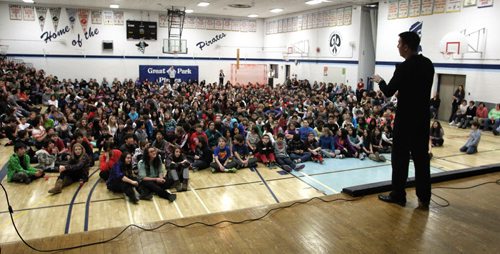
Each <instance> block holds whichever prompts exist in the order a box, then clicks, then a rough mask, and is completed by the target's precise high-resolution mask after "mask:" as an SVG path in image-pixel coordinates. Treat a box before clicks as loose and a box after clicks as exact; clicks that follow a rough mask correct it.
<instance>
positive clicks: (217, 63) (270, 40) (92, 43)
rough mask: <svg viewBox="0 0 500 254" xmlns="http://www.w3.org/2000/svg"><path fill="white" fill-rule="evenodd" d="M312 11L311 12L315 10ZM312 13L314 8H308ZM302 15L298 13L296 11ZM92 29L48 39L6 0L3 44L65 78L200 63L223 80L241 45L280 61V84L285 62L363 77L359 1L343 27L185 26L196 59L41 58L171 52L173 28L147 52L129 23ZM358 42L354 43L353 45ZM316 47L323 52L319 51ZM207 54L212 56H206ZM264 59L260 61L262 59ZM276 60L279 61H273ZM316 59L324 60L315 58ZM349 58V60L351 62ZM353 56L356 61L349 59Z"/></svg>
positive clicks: (136, 16) (206, 75) (303, 73)
mask: <svg viewBox="0 0 500 254" xmlns="http://www.w3.org/2000/svg"><path fill="white" fill-rule="evenodd" d="M313 11H317V10H313ZM313 11H309V12H313ZM304 13H308V12H304ZM294 15H298V14H294ZM148 16H149V20H158V13H155V12H149V13H148V12H143V13H142V14H141V12H139V11H133V10H124V17H125V20H127V19H131V20H145V21H148V18H147V17H148ZM67 25H69V21H68V18H67V14H66V11H65V9H64V8H63V10H62V12H61V17H60V23H59V26H58V30H59V29H63V28H64V27H65V26H67ZM89 27H92V29H95V28H97V29H98V30H99V34H98V35H96V36H94V37H92V38H90V39H88V40H84V41H83V45H82V47H75V46H72V40H74V39H76V38H77V36H78V34H80V36H83V31H82V28H81V26H80V24H79V22H78V21H77V22H76V23H75V27H74V30H72V31H70V32H69V33H67V34H65V35H63V36H61V37H60V38H57V39H55V40H53V41H51V42H48V43H45V42H44V41H43V40H42V39H41V38H40V36H41V35H42V33H43V32H42V31H41V30H40V26H39V24H38V21H12V20H10V19H9V10H8V4H6V3H0V45H8V46H9V50H8V53H9V54H35V55H37V56H36V57H23V60H25V61H26V62H29V63H33V64H34V66H35V67H36V68H41V69H44V70H45V71H46V73H49V74H53V75H57V76H58V77H59V78H78V79H80V78H85V79H88V78H91V77H93V78H97V79H98V80H100V79H102V78H103V77H106V78H108V80H109V79H113V78H114V77H118V78H120V79H122V78H132V79H135V78H136V77H138V75H139V73H138V71H139V70H138V69H139V68H138V65H145V64H150V65H170V64H173V65H198V66H199V71H200V80H203V79H206V80H207V81H209V82H210V81H217V80H218V73H219V69H223V70H224V72H225V73H226V76H227V78H229V76H228V74H230V73H231V71H230V68H231V64H234V63H235V62H236V61H235V60H234V58H236V49H237V48H239V49H240V58H241V60H242V62H241V63H252V64H267V65H268V64H272V63H275V64H279V68H278V71H279V78H278V79H276V80H275V81H274V83H275V84H276V83H282V82H283V81H284V80H285V67H284V66H285V65H286V64H290V65H291V74H297V75H298V77H299V78H308V79H309V80H312V81H314V80H318V81H338V80H341V79H342V81H345V82H346V83H347V84H349V85H354V84H356V81H357V79H358V66H357V65H356V62H357V60H358V56H359V52H360V51H359V50H360V46H359V45H360V43H359V38H360V8H359V7H357V6H353V10H352V24H351V25H349V26H339V27H330V28H321V29H311V30H305V31H298V32H291V33H282V34H274V35H265V34H264V31H265V29H264V20H262V19H259V20H258V21H257V32H254V33H252V32H247V33H244V32H228V31H215V30H193V29H184V33H183V38H185V39H187V40H188V54H187V55H179V56H180V57H193V59H184V60H182V59H144V58H143V59H130V58H126V59H124V58H101V59H99V58H60V57H40V55H51V56H52V55H80V56H85V55H90V56H103V55H113V56H149V57H157V56H168V55H165V54H163V53H162V46H163V45H162V44H163V41H162V39H163V38H166V37H167V28H158V39H159V40H157V41H147V43H148V44H149V46H148V47H147V48H146V52H145V53H144V54H142V53H140V52H139V51H138V50H137V47H136V46H135V44H137V43H138V41H136V40H126V27H125V25H123V26H115V25H92V24H90V25H89ZM45 31H52V32H54V31H53V24H52V21H51V19H50V17H49V14H48V15H47V18H46V23H45V27H44V32H45ZM334 31H335V32H337V33H340V34H341V36H342V40H343V43H342V46H341V50H340V52H339V54H338V55H337V56H333V55H332V54H331V53H329V38H330V35H331V34H332V32H334ZM221 32H224V33H225V34H226V37H224V38H223V39H221V40H219V41H218V42H216V43H215V44H214V45H212V46H210V47H206V48H204V49H203V50H200V49H199V48H197V47H196V46H195V45H196V43H198V42H199V41H204V40H210V39H211V38H213V37H214V36H216V35H217V34H220V33H221ZM303 39H308V40H309V47H310V55H309V56H308V57H306V58H304V59H307V60H308V61H305V62H304V61H299V62H298V64H295V62H294V61H293V59H292V60H290V61H288V62H284V61H283V60H282V59H283V54H282V52H283V50H285V48H286V46H287V44H289V43H290V42H294V41H298V40H303ZM103 40H112V41H113V42H114V50H113V51H112V52H103V51H102V41H103ZM350 44H353V45H354V47H351V46H350ZM316 48H319V49H320V52H319V53H317V52H316ZM202 58H210V59H209V60H202ZM213 58H230V59H229V60H227V59H226V60H214V59H213ZM245 58H253V59H257V61H245V60H244V59H245ZM259 59H260V60H259ZM273 59H274V60H273ZM311 60H318V62H316V61H311ZM330 60H334V61H337V62H335V63H332V62H327V63H325V62H321V61H330ZM346 61H347V63H346ZM349 61H351V63H349ZM325 66H328V67H329V69H330V70H339V69H341V68H344V69H345V80H344V77H336V76H335V77H331V78H330V76H331V75H330V76H328V77H325V76H324V75H323V73H324V72H323V69H324V67H325Z"/></svg>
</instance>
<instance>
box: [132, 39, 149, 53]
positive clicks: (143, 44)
mask: <svg viewBox="0 0 500 254" xmlns="http://www.w3.org/2000/svg"><path fill="white" fill-rule="evenodd" d="M135 46H137V50H139V51H141V52H142V53H143V54H144V51H146V47H147V46H149V45H148V44H147V43H146V42H145V41H140V42H139V43H137V44H135Z"/></svg>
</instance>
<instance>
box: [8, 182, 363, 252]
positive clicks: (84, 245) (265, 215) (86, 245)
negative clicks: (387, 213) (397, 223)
mask: <svg viewBox="0 0 500 254" xmlns="http://www.w3.org/2000/svg"><path fill="white" fill-rule="evenodd" d="M0 186H2V189H3V191H4V193H5V196H6V199H7V205H8V206H9V214H10V219H11V221H12V225H13V226H14V229H15V231H16V233H17V235H18V236H19V238H20V239H21V241H22V242H23V243H24V244H25V245H26V246H28V247H29V248H30V249H32V250H34V251H38V252H54V251H66V250H72V249H78V248H83V247H88V246H93V245H97V244H103V243H107V242H110V241H113V240H115V239H116V238H118V237H120V236H121V235H122V234H123V233H124V232H125V231H126V230H127V229H129V228H131V227H135V228H139V229H141V230H143V231H155V230H157V229H160V228H162V227H164V226H166V225H172V226H175V227H178V228H186V227H190V226H193V225H197V224H198V225H203V226H207V227H215V226H218V225H220V224H223V223H228V224H243V223H247V222H253V221H258V220H261V219H263V218H265V217H267V216H268V215H269V214H271V213H272V212H273V211H278V210H282V209H285V208H290V207H292V206H295V205H297V204H307V203H309V202H311V201H312V200H315V199H316V200H320V201H322V202H325V203H330V202H335V201H346V202H352V201H357V200H360V199H361V198H363V197H359V198H353V199H347V198H336V199H332V200H325V199H323V198H320V197H314V198H310V199H308V200H304V201H296V202H293V203H291V204H289V205H286V206H279V207H275V208H272V209H269V210H268V211H267V212H266V213H265V214H263V215H261V216H258V217H256V218H251V219H245V220H240V221H232V220H222V221H218V222H215V223H205V222H201V221H195V222H191V223H188V224H185V225H179V224H177V223H174V222H170V221H166V222H164V223H162V224H160V225H158V226H156V227H153V228H145V227H142V226H139V225H136V224H130V225H128V226H126V227H125V228H124V229H123V230H122V231H120V232H119V233H118V234H117V235H115V236H113V237H111V238H110V239H107V240H102V241H98V242H93V243H87V244H82V245H78V246H72V247H66V248H59V249H50V250H42V249H38V248H36V247H33V246H32V245H30V244H29V243H27V242H26V241H25V240H24V238H23V237H22V236H21V234H20V233H19V230H18V229H17V226H16V223H15V222H14V217H13V216H12V214H13V213H14V210H13V209H12V206H11V205H10V201H9V196H8V194H7V191H6V190H5V187H4V186H3V185H2V184H1V183H0Z"/></svg>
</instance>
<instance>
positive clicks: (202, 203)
mask: <svg viewBox="0 0 500 254" xmlns="http://www.w3.org/2000/svg"><path fill="white" fill-rule="evenodd" d="M189 189H191V191H193V193H194V195H195V196H196V198H197V199H198V201H200V203H201V205H202V206H203V208H205V211H206V212H207V213H210V210H208V207H207V206H206V205H205V203H204V202H203V200H201V198H200V196H199V195H198V193H197V192H196V190H195V189H194V187H193V184H190V186H189Z"/></svg>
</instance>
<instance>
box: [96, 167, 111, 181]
mask: <svg viewBox="0 0 500 254" xmlns="http://www.w3.org/2000/svg"><path fill="white" fill-rule="evenodd" d="M109 170H111V169H109ZM109 170H106V171H101V172H99V177H101V179H102V180H104V181H105V182H106V181H107V180H108V178H109Z"/></svg>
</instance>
